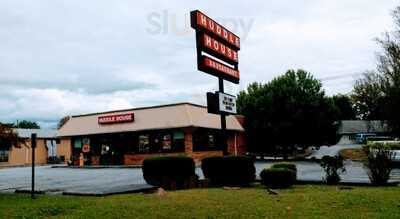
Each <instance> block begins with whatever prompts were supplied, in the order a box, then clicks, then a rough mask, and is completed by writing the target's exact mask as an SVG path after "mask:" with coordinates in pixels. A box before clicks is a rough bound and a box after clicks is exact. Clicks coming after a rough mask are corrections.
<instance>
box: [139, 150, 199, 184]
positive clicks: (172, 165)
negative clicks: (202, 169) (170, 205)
mask: <svg viewBox="0 0 400 219" xmlns="http://www.w3.org/2000/svg"><path fill="white" fill-rule="evenodd" d="M142 170H143V177H144V179H145V180H146V182H147V183H148V184H150V185H154V186H160V187H163V188H164V189H186V188H192V187H195V186H196V184H197V179H198V177H197V175H196V174H195V163H194V161H193V159H192V158H191V157H184V156H163V157H151V158H147V159H145V160H144V161H143V168H142Z"/></svg>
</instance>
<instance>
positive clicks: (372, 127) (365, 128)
mask: <svg viewBox="0 0 400 219" xmlns="http://www.w3.org/2000/svg"><path fill="white" fill-rule="evenodd" d="M385 132H389V127H388V124H387V122H385V121H379V120H371V121H366V120H342V121H340V126H339V129H338V131H337V133H338V134H357V133H385Z"/></svg>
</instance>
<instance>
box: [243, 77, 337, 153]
mask: <svg viewBox="0 0 400 219" xmlns="http://www.w3.org/2000/svg"><path fill="white" fill-rule="evenodd" d="M237 105H238V112H239V113H240V114H243V115H244V116H245V117H246V120H245V129H246V134H247V136H248V141H249V142H248V143H249V144H248V145H249V150H250V151H253V152H266V153H275V152H276V151H277V150H280V149H282V151H281V152H282V153H283V154H284V155H287V154H289V153H290V152H292V151H293V149H294V146H302V147H307V146H310V145H322V144H328V143H329V142H330V141H332V138H333V137H334V136H335V133H336V127H335V125H334V122H335V118H336V115H337V111H336V108H335V107H334V105H333V101H332V100H331V99H329V98H326V97H325V93H324V91H323V90H322V84H321V82H320V81H318V80H316V79H314V78H313V77H312V76H311V74H310V73H308V72H306V71H304V70H297V71H294V70H289V71H287V72H286V73H285V74H284V75H282V76H280V77H277V78H275V79H273V80H272V81H271V82H269V83H267V84H264V85H263V84H259V83H253V84H250V85H249V86H248V88H247V91H241V92H240V93H239V95H238V100H237Z"/></svg>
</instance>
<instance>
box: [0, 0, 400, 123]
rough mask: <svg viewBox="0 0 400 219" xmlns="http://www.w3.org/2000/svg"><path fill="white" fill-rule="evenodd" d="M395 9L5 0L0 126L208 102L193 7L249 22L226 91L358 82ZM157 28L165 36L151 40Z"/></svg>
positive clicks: (0, 24)
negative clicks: (307, 76)
mask: <svg viewBox="0 0 400 219" xmlns="http://www.w3.org/2000/svg"><path fill="white" fill-rule="evenodd" d="M227 5H228V6H229V7H227ZM394 6H395V3H394V2H392V1H389V0H385V1H378V0H376V1H368V3H367V2H365V1H362V0H352V1H346V0H339V1H319V0H304V1H295V2H294V1H290V0H283V1H279V2H278V1H261V0H260V1H254V2H252V3H251V4H249V3H248V2H235V3H233V2H232V1H218V2H215V1H213V2H211V1H201V2H187V1H184V2H182V1H175V0H172V1H157V2H155V1H154V2H153V1H151V2H150V1H147V2H140V4H139V3H137V2H135V1H127V0H126V1H118V2H110V1H106V0H100V1H99V0H96V1H94V0H89V1H78V0H68V1H67V0H60V1H53V0H38V1H35V2H32V1H29V0H21V1H18V2H16V1H12V0H4V1H1V2H0V121H15V120H16V119H32V120H38V121H41V122H42V124H44V125H46V126H48V125H49V124H50V125H51V124H54V123H55V121H58V119H59V118H61V117H62V116H64V115H67V114H80V113H89V112H96V111H103V110H113V109H121V108H126V107H136V106H146V105H153V104H164V103H171V102H180V101H191V102H195V103H201V104H204V103H205V93H206V92H207V91H212V90H215V89H216V88H217V80H216V79H215V78H213V77H210V76H208V75H206V74H204V73H200V72H198V71H197V70H196V67H195V65H196V63H195V62H196V57H195V40H194V31H193V30H191V29H187V26H188V23H187V22H188V19H187V18H188V13H189V11H191V10H193V9H200V10H202V11H204V12H205V13H207V14H209V15H210V16H211V17H214V18H215V19H216V20H218V21H221V22H222V21H232V19H234V20H235V21H237V22H238V21H242V22H244V23H246V24H249V23H250V22H251V26H250V27H251V28H250V29H249V30H245V28H238V35H239V36H241V37H242V38H243V39H242V50H241V51H240V53H239V57H240V70H241V76H242V79H241V84H240V85H239V86H237V85H233V84H230V83H227V85H226V89H227V91H228V92H230V93H237V92H238V91H239V90H241V89H244V88H245V87H246V86H247V84H249V83H251V82H253V81H261V82H267V81H269V80H271V79H272V78H273V77H275V76H277V75H279V74H281V73H284V72H285V71H286V70H287V69H289V68H303V69H305V70H308V71H310V72H312V73H313V74H314V75H315V76H316V77H317V78H321V79H324V78H332V77H335V76H337V75H345V74H349V75H354V74H357V73H360V72H362V71H364V70H367V69H371V68H373V67H374V52H375V51H376V50H377V46H376V44H375V42H374V41H373V40H372V39H373V38H374V37H377V36H379V35H380V33H381V32H383V31H384V30H386V29H389V28H390V25H391V17H390V14H389V12H390V10H391V9H392V8H394ZM165 12H166V13H165ZM152 14H158V15H160V16H159V17H158V19H157V20H156V25H157V26H155V24H154V23H149V16H150V15H152ZM185 22H186V23H185ZM158 26H159V27H160V30H162V31H160V32H159V33H149V31H148V30H149V29H154V28H155V27H158ZM244 35H246V37H243V36H244ZM354 79H355V78H354V77H344V78H340V79H335V80H329V81H324V82H323V83H324V88H325V89H326V91H327V93H328V94H334V93H339V92H341V93H346V92H349V91H350V90H351V86H352V83H353V81H354Z"/></svg>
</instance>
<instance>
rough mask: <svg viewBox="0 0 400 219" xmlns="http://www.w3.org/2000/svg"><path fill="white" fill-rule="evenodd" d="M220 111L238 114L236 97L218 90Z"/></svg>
mask: <svg viewBox="0 0 400 219" xmlns="http://www.w3.org/2000/svg"><path fill="white" fill-rule="evenodd" d="M218 102H219V111H220V112H225V113H229V114H236V113H237V111H236V97H235V96H232V95H230V94H226V93H222V92H218Z"/></svg>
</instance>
